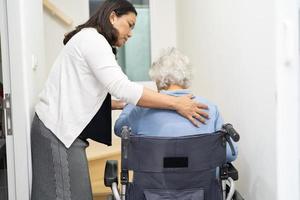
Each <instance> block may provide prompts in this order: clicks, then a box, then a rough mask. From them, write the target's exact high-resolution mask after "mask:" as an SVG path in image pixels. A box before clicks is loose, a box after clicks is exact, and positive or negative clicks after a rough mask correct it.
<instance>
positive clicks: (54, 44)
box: [43, 0, 89, 70]
mask: <svg viewBox="0 0 300 200" xmlns="http://www.w3.org/2000/svg"><path fill="white" fill-rule="evenodd" d="M51 2H52V3H53V4H54V5H55V6H56V7H57V8H59V9H60V10H61V11H63V13H64V14H65V15H66V16H68V17H70V18H71V19H72V20H73V23H72V25H66V24H64V23H63V22H62V21H60V20H59V19H58V18H57V17H55V16H53V15H52V14H51V12H49V11H48V10H47V9H44V14H43V20H44V24H45V26H44V38H45V55H46V67H47V69H48V70H50V68H51V66H52V64H53V62H54V60H55V58H56V56H57V55H58V53H59V52H60V50H61V49H62V47H63V39H64V34H65V33H68V32H69V31H71V30H73V29H74V27H75V26H78V25H80V24H82V23H84V22H85V21H86V20H87V19H88V18H89V1H88V0H76V3H75V2H74V1H70V0H51Z"/></svg>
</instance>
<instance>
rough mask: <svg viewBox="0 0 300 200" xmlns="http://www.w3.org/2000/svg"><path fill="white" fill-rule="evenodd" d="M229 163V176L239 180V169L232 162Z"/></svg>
mask: <svg viewBox="0 0 300 200" xmlns="http://www.w3.org/2000/svg"><path fill="white" fill-rule="evenodd" d="M227 164H228V176H229V177H231V178H232V179H233V180H235V181H236V180H238V179H239V173H238V171H237V169H236V168H235V167H234V166H233V165H232V164H231V163H227Z"/></svg>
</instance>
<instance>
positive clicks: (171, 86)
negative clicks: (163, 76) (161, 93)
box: [165, 85, 185, 90]
mask: <svg viewBox="0 0 300 200" xmlns="http://www.w3.org/2000/svg"><path fill="white" fill-rule="evenodd" d="M183 89H185V88H183V87H182V86H180V85H170V86H169V87H168V88H166V89H165V90H183Z"/></svg>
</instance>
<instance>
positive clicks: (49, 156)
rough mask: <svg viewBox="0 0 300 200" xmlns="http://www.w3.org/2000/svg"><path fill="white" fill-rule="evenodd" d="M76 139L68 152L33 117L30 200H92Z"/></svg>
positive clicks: (82, 149)
mask: <svg viewBox="0 0 300 200" xmlns="http://www.w3.org/2000/svg"><path fill="white" fill-rule="evenodd" d="M87 146H88V142H86V141H84V140H81V139H76V140H75V141H74V143H73V144H72V145H71V147H70V148H68V149H67V148H66V147H65V146H64V145H63V143H62V142H61V141H60V140H59V139H58V138H57V137H56V136H55V135H54V134H53V133H52V132H51V131H50V130H49V129H48V128H46V127H45V125H44V124H43V122H42V121H41V120H40V119H39V118H38V116H37V115H35V117H34V119H33V122H32V128H31V152H32V193H31V200H92V199H93V198H92V190H91V184H90V177H89V171H88V162H87V158H86V154H85V149H86V147H87Z"/></svg>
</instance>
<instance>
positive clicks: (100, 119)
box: [79, 94, 112, 146]
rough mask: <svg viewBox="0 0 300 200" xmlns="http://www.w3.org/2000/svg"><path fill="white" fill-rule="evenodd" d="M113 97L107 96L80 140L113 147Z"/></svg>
mask: <svg viewBox="0 0 300 200" xmlns="http://www.w3.org/2000/svg"><path fill="white" fill-rule="evenodd" d="M111 126H112V125H111V95H110V94H107V96H106V98H105V100H104V102H103V103H102V106H101V108H100V109H99V110H98V112H97V113H96V115H95V116H94V117H93V119H92V120H91V121H90V122H89V124H88V125H87V126H86V127H85V128H84V130H83V131H82V132H81V134H80V136H79V138H81V139H84V140H86V139H88V138H89V139H92V140H95V141H97V142H100V143H103V144H106V145H108V146H111Z"/></svg>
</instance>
